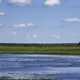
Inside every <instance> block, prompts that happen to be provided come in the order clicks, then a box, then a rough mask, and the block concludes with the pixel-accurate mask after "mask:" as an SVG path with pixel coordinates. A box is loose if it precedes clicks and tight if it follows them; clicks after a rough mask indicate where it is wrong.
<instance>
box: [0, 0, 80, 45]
mask: <svg viewBox="0 0 80 80" xmlns="http://www.w3.org/2000/svg"><path fill="white" fill-rule="evenodd" d="M79 41H80V0H0V43H75V42H79Z"/></svg>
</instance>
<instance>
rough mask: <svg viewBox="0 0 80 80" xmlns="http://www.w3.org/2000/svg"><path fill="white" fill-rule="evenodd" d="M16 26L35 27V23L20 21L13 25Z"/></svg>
mask: <svg viewBox="0 0 80 80" xmlns="http://www.w3.org/2000/svg"><path fill="white" fill-rule="evenodd" d="M13 26H14V27H21V28H25V27H33V26H34V24H33V23H32V22H29V23H20V24H15V25H13Z"/></svg>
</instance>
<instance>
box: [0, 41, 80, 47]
mask: <svg viewBox="0 0 80 80" xmlns="http://www.w3.org/2000/svg"><path fill="white" fill-rule="evenodd" d="M73 45H74V46H76V45H80V42H79V43H50V44H49V43H0V46H24V47H25V46H26V47H27V46H28V47H29V46H44V47H45V46H73Z"/></svg>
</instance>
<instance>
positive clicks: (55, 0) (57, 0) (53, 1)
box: [44, 0, 61, 6]
mask: <svg viewBox="0 0 80 80" xmlns="http://www.w3.org/2000/svg"><path fill="white" fill-rule="evenodd" d="M60 4H61V0H45V2H44V5H46V6H55V5H60Z"/></svg>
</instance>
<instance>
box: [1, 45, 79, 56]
mask: <svg viewBox="0 0 80 80" xmlns="http://www.w3.org/2000/svg"><path fill="white" fill-rule="evenodd" d="M0 52H1V53H2V52H6V53H7V52H8V53H9V52H10V53H11V52H12V53H14V52H15V53H26V54H27V53H29V54H30V53H31V54H33V53H35V54H65V55H80V45H75V44H74V45H72V44H69V45H67V44H66V45H63V44H62V45H61V44H57V45H56V44H46V45H34V44H33V45H0Z"/></svg>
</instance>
